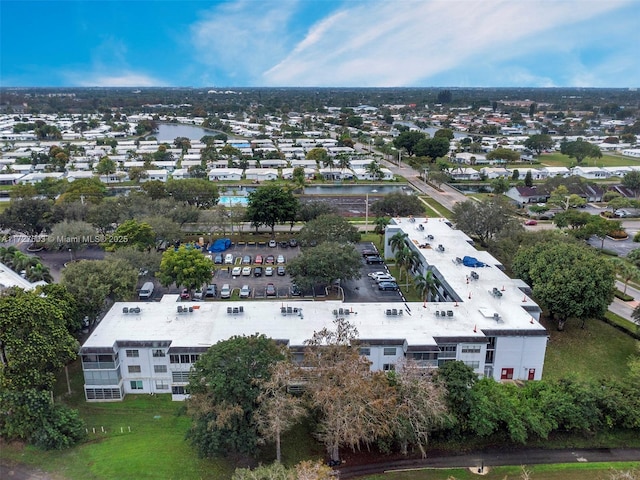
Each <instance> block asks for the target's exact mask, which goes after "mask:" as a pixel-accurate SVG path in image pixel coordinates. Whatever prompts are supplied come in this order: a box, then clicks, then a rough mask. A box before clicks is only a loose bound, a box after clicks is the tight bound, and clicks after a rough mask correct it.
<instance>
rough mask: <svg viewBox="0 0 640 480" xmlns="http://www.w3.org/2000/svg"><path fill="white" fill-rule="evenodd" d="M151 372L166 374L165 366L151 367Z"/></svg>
mask: <svg viewBox="0 0 640 480" xmlns="http://www.w3.org/2000/svg"><path fill="white" fill-rule="evenodd" d="M153 372H154V373H167V366H166V365H154V366H153Z"/></svg>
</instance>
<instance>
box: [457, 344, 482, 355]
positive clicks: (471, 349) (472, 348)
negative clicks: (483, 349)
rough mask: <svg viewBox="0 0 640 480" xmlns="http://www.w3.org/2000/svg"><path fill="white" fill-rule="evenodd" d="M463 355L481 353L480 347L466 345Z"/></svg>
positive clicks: (463, 348)
mask: <svg viewBox="0 0 640 480" xmlns="http://www.w3.org/2000/svg"><path fill="white" fill-rule="evenodd" d="M460 352H461V353H480V345H464V346H463V347H462V349H461V350H460Z"/></svg>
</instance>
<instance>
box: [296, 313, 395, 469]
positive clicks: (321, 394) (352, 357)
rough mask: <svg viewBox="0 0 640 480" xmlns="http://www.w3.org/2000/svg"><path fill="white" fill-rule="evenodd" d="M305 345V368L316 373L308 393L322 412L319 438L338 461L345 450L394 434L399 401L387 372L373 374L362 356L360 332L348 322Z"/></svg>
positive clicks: (337, 322)
mask: <svg viewBox="0 0 640 480" xmlns="http://www.w3.org/2000/svg"><path fill="white" fill-rule="evenodd" d="M334 325H335V330H329V329H327V328H324V329H322V330H320V331H318V332H315V333H314V334H313V337H312V338H311V339H309V340H307V341H306V342H305V343H306V345H307V348H306V349H305V356H304V365H305V366H306V367H309V368H310V369H311V370H310V371H312V372H313V375H312V381H310V382H309V383H308V384H307V385H308V386H307V389H306V392H305V393H306V395H308V397H309V401H310V403H311V405H312V406H313V407H314V408H316V409H317V410H318V412H319V413H320V419H319V420H318V427H319V428H318V432H317V433H316V436H317V438H318V439H319V440H320V441H321V442H322V443H323V444H324V446H325V447H326V449H327V453H328V454H329V456H330V457H331V459H332V460H333V461H339V459H340V453H339V449H340V447H341V446H348V447H351V448H352V449H356V448H358V447H359V446H361V445H370V444H372V443H373V442H374V441H375V440H376V439H378V438H383V437H387V436H389V435H390V434H391V433H392V428H391V426H390V423H389V421H388V415H389V412H390V411H392V409H393V406H394V405H395V397H394V396H393V395H392V394H391V393H392V392H391V390H390V387H389V385H388V382H387V379H386V377H385V375H384V373H383V372H380V371H378V372H371V370H370V369H369V361H368V360H367V359H365V357H363V356H361V355H360V351H359V345H358V340H357V338H358V331H357V329H356V328H355V327H354V326H353V325H351V324H349V322H347V321H346V320H345V319H344V318H338V319H336V320H335V322H334Z"/></svg>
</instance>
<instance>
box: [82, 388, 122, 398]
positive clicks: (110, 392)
mask: <svg viewBox="0 0 640 480" xmlns="http://www.w3.org/2000/svg"><path fill="white" fill-rule="evenodd" d="M86 395H87V400H120V399H122V392H120V389H119V388H87V389H86Z"/></svg>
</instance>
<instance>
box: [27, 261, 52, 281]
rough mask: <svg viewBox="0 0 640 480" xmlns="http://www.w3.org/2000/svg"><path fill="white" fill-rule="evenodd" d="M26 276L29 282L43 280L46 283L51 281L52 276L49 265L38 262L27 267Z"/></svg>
mask: <svg viewBox="0 0 640 480" xmlns="http://www.w3.org/2000/svg"><path fill="white" fill-rule="evenodd" d="M26 278H27V280H29V281H30V282H39V281H45V282H47V283H51V282H52V281H53V277H52V276H51V272H50V271H49V267H47V266H45V265H43V264H42V263H40V262H38V263H36V264H35V265H33V266H28V267H27V275H26Z"/></svg>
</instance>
